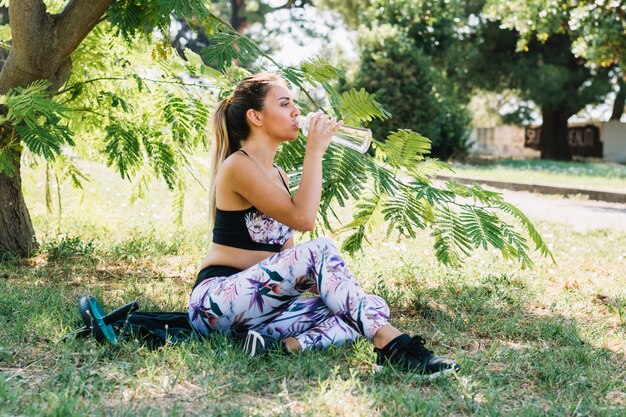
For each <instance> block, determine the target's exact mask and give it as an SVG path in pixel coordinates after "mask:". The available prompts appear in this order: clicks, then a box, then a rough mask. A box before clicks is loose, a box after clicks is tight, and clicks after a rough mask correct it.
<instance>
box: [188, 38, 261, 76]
mask: <svg viewBox="0 0 626 417" xmlns="http://www.w3.org/2000/svg"><path fill="white" fill-rule="evenodd" d="M209 41H210V42H211V46H207V47H205V48H202V51H201V53H200V55H201V56H202V59H203V60H204V62H205V63H206V64H207V65H210V66H212V67H215V68H216V69H218V70H223V69H224V68H225V67H228V66H230V65H232V64H233V61H234V60H235V59H237V60H238V61H239V63H240V65H243V66H246V65H250V64H251V63H252V62H254V61H255V60H256V59H257V58H258V57H259V56H261V55H263V52H262V51H261V50H260V49H259V47H258V46H257V45H256V44H255V43H254V42H252V41H251V40H250V39H249V38H248V37H246V36H243V35H240V34H238V33H236V32H222V33H215V34H214V35H212V36H210V37H209Z"/></svg>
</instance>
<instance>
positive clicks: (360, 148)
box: [298, 113, 372, 153]
mask: <svg viewBox="0 0 626 417" xmlns="http://www.w3.org/2000/svg"><path fill="white" fill-rule="evenodd" d="M312 115H313V113H309V114H307V115H306V117H304V116H299V117H298V126H299V127H300V129H302V133H303V134H304V135H306V134H308V132H309V121H310V119H311V116H312ZM330 140H331V142H334V143H336V144H339V145H343V146H345V147H348V148H350V149H354V150H355V151H357V152H360V153H365V152H367V150H368V149H369V147H370V143H371V142H372V131H371V130H369V129H365V128H362V127H354V126H345V125H344V126H341V127H340V128H339V130H338V131H337V133H335V134H334V135H333V137H332V138H331V139H330Z"/></svg>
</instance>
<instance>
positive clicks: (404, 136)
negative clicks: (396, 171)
mask: <svg viewBox="0 0 626 417" xmlns="http://www.w3.org/2000/svg"><path fill="white" fill-rule="evenodd" d="M377 145H378V146H377V149H380V150H381V151H382V154H383V155H382V157H383V160H384V161H385V162H387V163H389V164H391V165H393V166H395V167H412V166H413V165H415V164H416V163H418V162H420V161H422V160H423V159H424V155H426V154H429V153H430V148H431V143H430V139H428V138H427V137H425V136H422V135H420V134H419V133H416V132H413V131H412V130H410V129H400V130H397V131H395V132H392V133H390V134H389V136H387V140H386V141H385V142H378V143H377Z"/></svg>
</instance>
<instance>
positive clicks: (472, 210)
mask: <svg viewBox="0 0 626 417" xmlns="http://www.w3.org/2000/svg"><path fill="white" fill-rule="evenodd" d="M460 218H461V222H462V226H463V229H464V230H465V233H467V235H468V236H469V238H470V239H471V240H472V242H474V246H475V247H479V246H482V248H483V249H485V250H487V247H488V245H491V246H493V247H495V248H497V249H500V250H502V249H503V248H504V240H503V238H502V231H501V230H500V222H499V221H498V218H497V217H496V216H494V215H493V214H491V213H489V212H488V211H486V210H484V209H482V208H479V207H474V206H462V207H461V215H460Z"/></svg>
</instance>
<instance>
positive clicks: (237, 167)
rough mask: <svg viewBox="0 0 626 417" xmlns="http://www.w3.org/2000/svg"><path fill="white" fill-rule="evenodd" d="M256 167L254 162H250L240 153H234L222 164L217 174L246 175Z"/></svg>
mask: <svg viewBox="0 0 626 417" xmlns="http://www.w3.org/2000/svg"><path fill="white" fill-rule="evenodd" d="M255 168H256V165H255V164H254V161H251V160H250V158H248V157H247V156H246V155H244V154H243V153H241V152H235V153H232V154H230V155H228V157H226V159H224V162H222V165H220V168H219V174H221V175H223V176H228V177H230V176H232V175H236V176H241V175H246V174H247V173H251V172H254V170H255Z"/></svg>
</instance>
